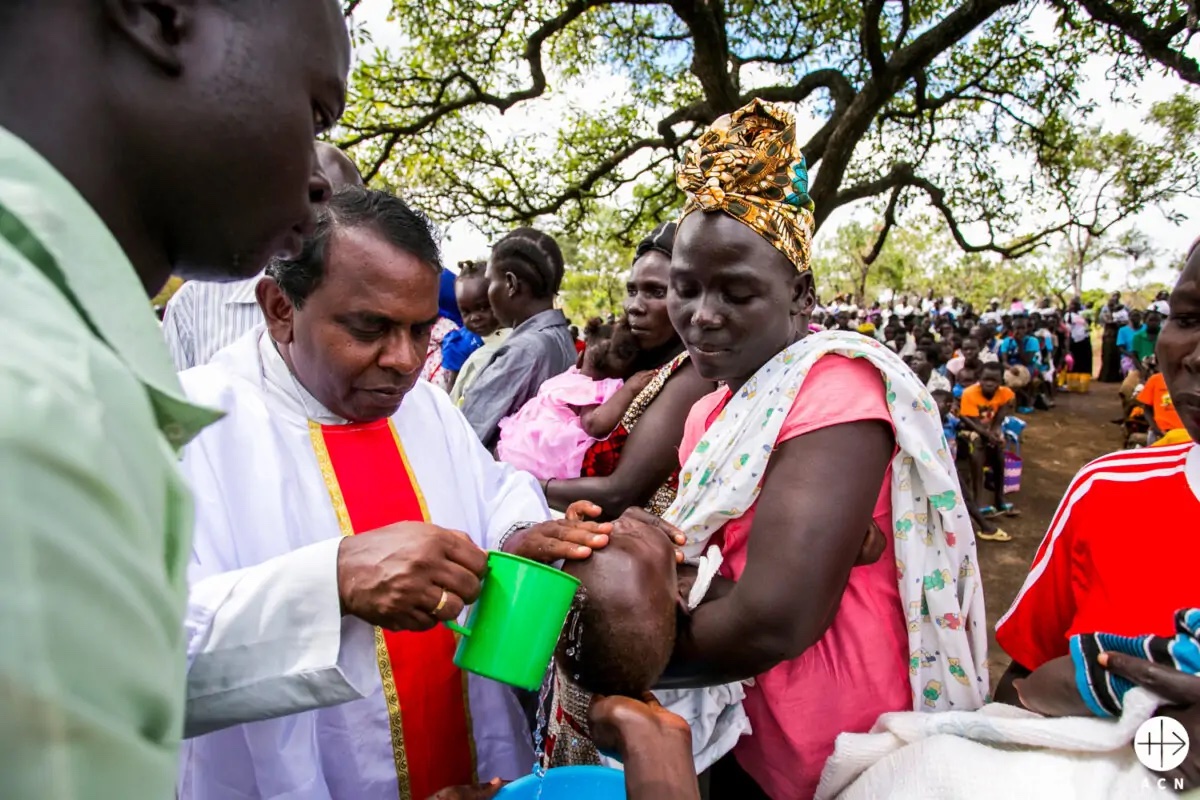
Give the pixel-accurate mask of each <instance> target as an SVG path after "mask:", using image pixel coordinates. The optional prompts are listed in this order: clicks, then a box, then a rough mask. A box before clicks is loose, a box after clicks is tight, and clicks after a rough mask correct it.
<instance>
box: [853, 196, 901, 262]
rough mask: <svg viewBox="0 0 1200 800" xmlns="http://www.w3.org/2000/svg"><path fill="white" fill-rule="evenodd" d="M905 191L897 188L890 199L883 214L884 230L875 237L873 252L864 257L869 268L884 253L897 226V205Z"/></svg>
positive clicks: (872, 246)
mask: <svg viewBox="0 0 1200 800" xmlns="http://www.w3.org/2000/svg"><path fill="white" fill-rule="evenodd" d="M903 191H904V187H903V186H897V187H895V188H894V189H892V196H891V197H890V198H889V199H888V204H887V208H886V209H884V212H883V228H882V229H880V231H879V235H878V236H876V237H875V244H873V245H871V252H869V253H867V254H866V255H865V256H863V263H864V264H866V265H867V266H868V267H869V266H871V265H872V264H874V263H875V259H877V258H879V254H880V253H882V252H883V245H884V243H885V242H886V241H887V237H888V234H889V233H891V231H892V228H894V227H895V226H896V205H897V203H898V202H899V200H900V194H901V192H903Z"/></svg>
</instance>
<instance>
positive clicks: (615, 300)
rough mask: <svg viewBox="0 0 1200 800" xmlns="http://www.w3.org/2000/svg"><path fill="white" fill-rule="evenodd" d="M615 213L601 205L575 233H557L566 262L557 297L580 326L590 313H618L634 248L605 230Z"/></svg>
mask: <svg viewBox="0 0 1200 800" xmlns="http://www.w3.org/2000/svg"><path fill="white" fill-rule="evenodd" d="M614 216H615V212H614V211H613V210H612V209H608V208H602V209H600V210H599V211H598V212H597V214H596V215H595V216H594V217H593V218H592V219H590V220H589V224H588V225H587V226H585V227H584V229H583V230H581V231H580V232H579V234H578V235H576V236H565V235H560V236H558V241H559V243H560V245H561V246H562V250H563V258H564V260H565V261H566V264H567V268H566V274H565V275H564V276H563V284H562V292H561V293H560V294H559V299H560V302H561V303H562V309H563V313H565V314H566V315H567V317H568V318H569V319H571V321H572V322H574V323H575V324H577V325H579V326H580V327H581V328H582V326H583V325H584V324H585V323H586V322H587V320H589V319H590V318H592V317H607V316H608V315H609V314H620V313H621V306H622V303H623V302H624V300H625V280H626V278H627V277H628V275H629V269H630V265H631V264H632V263H633V248H632V247H628V246H626V245H623V244H621V243H620V242H619V241H617V240H615V239H613V238H611V237H610V236H609V235H608V234H607V229H608V228H609V227H611V225H612V217H614Z"/></svg>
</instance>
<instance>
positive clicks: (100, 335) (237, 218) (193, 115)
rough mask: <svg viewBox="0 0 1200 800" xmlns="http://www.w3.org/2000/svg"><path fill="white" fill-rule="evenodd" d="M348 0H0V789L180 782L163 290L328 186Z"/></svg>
mask: <svg viewBox="0 0 1200 800" xmlns="http://www.w3.org/2000/svg"><path fill="white" fill-rule="evenodd" d="M349 58H350V49H349V41H348V37H347V34H346V29H345V23H344V20H343V18H342V15H341V9H340V6H339V4H338V3H337V2H336V0H289V1H288V2H286V3H283V2H269V1H268V0H238V2H231V1H230V0H155V2H150V1H149V0H135V1H133V2H122V3H118V2H95V0H37V2H33V0H28V1H23V0H15V2H14V0H5V2H3V3H0V282H2V285H3V286H4V290H3V291H2V292H0V342H3V346H2V347H0V398H3V401H0V796H3V797H4V798H5V800H34V798H36V799H37V800H59V799H60V798H97V800H139V799H140V798H153V799H154V800H162V799H163V798H169V797H172V796H173V789H174V784H175V771H176V764H177V758H178V754H177V750H178V743H179V737H180V734H181V731H182V729H183V719H182V717H183V709H184V678H185V664H184V649H183V638H184V632H183V627H182V622H181V620H182V614H183V609H184V604H185V593H186V585H185V583H186V575H185V573H184V567H185V565H186V563H187V560H188V556H189V551H190V531H191V523H192V506H191V500H190V497H189V495H188V492H187V490H186V488H185V487H184V485H183V483H182V481H181V479H180V478H179V476H178V474H177V472H176V466H175V452H176V450H177V449H178V448H179V447H181V446H182V445H183V444H184V443H185V442H187V441H188V440H189V439H190V438H191V437H192V436H194V435H195V434H196V433H197V432H198V431H199V430H200V429H201V428H202V427H204V426H205V425H207V424H209V423H211V422H212V421H214V420H215V419H216V415H215V414H213V413H212V412H210V411H207V410H205V409H202V408H198V407H195V406H192V405H190V404H189V403H187V402H186V401H185V400H184V399H183V396H182V393H181V391H180V388H179V383H178V381H177V379H176V377H175V374H174V372H173V370H172V367H171V361H170V359H169V357H168V355H167V350H166V347H165V345H164V344H163V341H162V338H161V336H160V332H159V330H158V328H157V326H156V325H155V321H154V317H153V315H152V312H151V310H150V306H149V303H148V302H147V295H148V294H153V293H154V292H155V291H157V289H158V288H159V287H160V286H162V285H163V283H165V282H166V280H167V277H168V276H169V275H170V274H171V273H172V272H177V273H180V274H184V275H186V276H188V277H209V278H234V277H247V276H250V275H253V274H255V273H256V272H257V271H258V270H259V269H261V268H262V266H263V265H264V263H265V261H266V260H267V259H268V258H270V257H271V256H272V255H275V254H277V253H288V252H295V251H296V250H297V249H298V248H299V246H300V243H301V239H302V237H303V235H304V233H305V232H307V231H308V230H309V229H310V227H311V226H312V225H313V222H314V218H313V211H312V209H311V205H310V201H312V200H322V199H324V198H325V197H326V196H327V195H328V193H329V186H328V182H327V181H326V180H325V178H324V176H323V175H321V174H320V172H319V170H315V169H314V164H315V156H314V153H313V138H314V134H317V133H320V132H321V131H322V130H324V129H326V128H328V127H329V126H330V125H332V124H333V123H334V122H335V120H336V119H337V118H338V116H339V115H340V114H341V111H342V107H343V102H344V93H345V79H346V74H347V71H348V69H349Z"/></svg>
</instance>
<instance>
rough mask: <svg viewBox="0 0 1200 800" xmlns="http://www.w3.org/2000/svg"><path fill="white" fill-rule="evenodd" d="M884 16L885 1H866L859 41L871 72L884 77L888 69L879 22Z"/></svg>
mask: <svg viewBox="0 0 1200 800" xmlns="http://www.w3.org/2000/svg"><path fill="white" fill-rule="evenodd" d="M882 16H883V0H866V2H865V3H863V21H862V27H861V28H859V34H858V40H859V45H860V46H861V47H862V51H863V54H864V55H865V56H866V57H867V63H868V64H870V65H871V72H873V73H875V74H876V75H882V74H883V72H884V70H885V69H887V57H886V56H884V54H883V40H882V36H883V33H882V31H880V30H879V21H880V19H881V17H882Z"/></svg>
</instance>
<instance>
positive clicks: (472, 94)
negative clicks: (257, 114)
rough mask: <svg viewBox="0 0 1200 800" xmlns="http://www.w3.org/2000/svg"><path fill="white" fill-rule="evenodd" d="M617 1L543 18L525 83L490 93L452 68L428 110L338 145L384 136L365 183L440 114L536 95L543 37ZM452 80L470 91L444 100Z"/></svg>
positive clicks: (528, 53) (581, 3) (589, 0)
mask: <svg viewBox="0 0 1200 800" xmlns="http://www.w3.org/2000/svg"><path fill="white" fill-rule="evenodd" d="M617 2H619V0H573V2H571V3H569V4H568V5H567V6H566V8H564V9H563V11H562V13H560V14H559V15H558V16H556V17H554V18H552V19H550V20H547V21H546V22H544V23H543V24H542V25H541V26H540V27H538V29H537V30H536V31H534V32H533V33H532V34H530V36H529V37H528V38H527V39H526V41H525V53H524V56H523V58H524V60H525V62H526V63H527V64H528V65H529V74H530V78H531V82H530V85H529V86H527V87H525V88H523V89H518V90H516V91H513V92H510V93H508V94H505V95H497V94H492V93H491V92H486V91H484V90H483V88H482V87H481V86H480V85H479V82H478V81H476V80H475V79H474V78H472V77H471V76H469V75H467V74H466V73H465V72H463V71H462V70H455V71H454V72H453V73H451V74H450V75H448V76H446V77H445V78H443V79H442V80H441V81H440V82H439V83H440V84H441V85H440V87H439V90H438V93H437V96H436V97H435V98H434V100H433V101H432V102H427V103H423V104H422V105H423V106H426V107H430V111H428V112H427V113H426V114H424V115H422V116H420V117H418V118H417V119H415V120H413V121H412V122H409V123H407V124H404V125H383V126H378V127H375V128H371V129H368V130H367V131H364V132H362V133H360V134H359V135H357V136H353V137H351V138H349V139H346V140H344V141H343V142H342V143H341V146H342V147H353V146H354V145H356V144H359V143H361V142H364V141H366V140H367V139H374V138H376V137H378V136H382V135H386V136H387V137H388V138H387V141H386V142H385V143H384V146H383V149H382V153H381V156H380V157H379V158H377V159H376V161H375V163H374V164H373V165H372V167H371V168H370V169H369V170H368V171H367V172H365V173H364V174H363V180H365V181H368V182H369V181H370V180H371V179H372V178H373V177H375V175H376V174H377V173H378V172H379V170H380V169H381V168H382V167H383V165H384V164H386V163H387V161H388V159H390V158H391V155H392V152H393V151H394V150H395V147H396V144H397V143H398V142H399V140H400V138H401V137H403V136H411V135H412V134H415V133H419V132H421V131H423V130H425V129H426V128H429V127H430V126H432V125H434V124H435V123H436V122H438V121H439V120H441V119H442V118H443V117H446V116H448V115H450V114H452V113H454V112H455V111H459V110H461V109H464V108H468V107H471V106H477V105H484V106H491V107H492V108H494V109H496V110H498V111H500V112H504V111H507V110H508V109H510V108H512V107H513V106H515V105H516V104H517V103H520V102H522V101H524V100H531V99H533V98H535V97H540V96H541V95H542V94H543V93H544V92H545V91H546V86H547V83H546V72H545V69H544V67H543V64H542V45H544V44H545V42H546V40H547V39H549V38H550V37H551V36H553V35H554V34H556V33H558V32H559V31H562V30H563V29H565V28H566V27H567V26H568V25H570V24H571V23H572V22H574V21H575V20H576V19H578V18H579V17H581V16H583V14H585V13H586V12H587V11H589V10H591V9H593V8H600V7H602V6H606V5H612V4H614V3H617ZM456 81H461V82H463V83H465V84H466V85H467V87H468V89H470V91H469V92H467V93H466V94H463V95H462V96H461V97H458V98H456V99H454V100H449V101H444V95H445V93H446V92H447V91H448V89H449V88H450V87H451V86H452V85H453V84H454V83H455V82H456Z"/></svg>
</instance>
